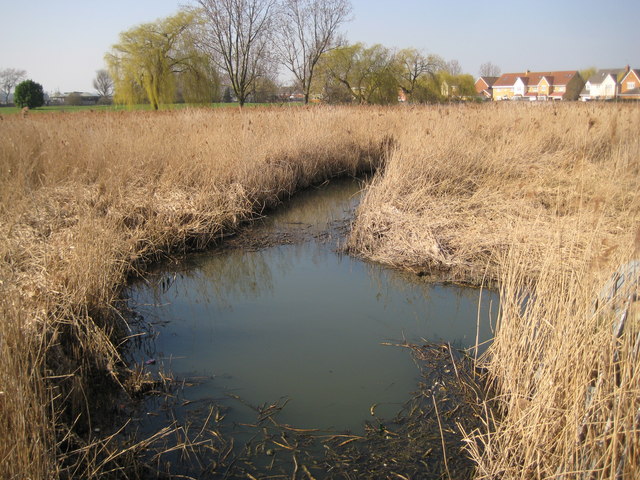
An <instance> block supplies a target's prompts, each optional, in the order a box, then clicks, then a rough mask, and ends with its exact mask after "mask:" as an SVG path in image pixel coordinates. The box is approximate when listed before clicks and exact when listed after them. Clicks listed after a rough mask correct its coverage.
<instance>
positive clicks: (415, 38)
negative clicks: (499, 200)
mask: <svg viewBox="0 0 640 480" xmlns="http://www.w3.org/2000/svg"><path fill="white" fill-rule="evenodd" d="M352 2H353V10H354V19H353V21H352V22H350V23H349V24H347V25H346V26H345V28H344V31H345V34H346V38H347V40H348V41H350V42H357V41H361V42H364V43H366V44H373V43H381V44H383V45H386V46H388V47H396V48H404V47H416V48H421V49H423V50H425V51H426V52H428V53H436V54H438V55H441V56H442V57H444V58H445V59H446V60H451V59H456V60H458V61H459V62H460V64H461V65H462V68H463V70H464V71H465V72H466V73H470V74H472V75H474V76H477V74H478V68H479V66H480V64H482V63H483V62H486V61H491V62H493V63H494V64H496V65H498V66H499V67H500V68H501V69H502V71H503V72H509V71H522V70H526V69H529V70H573V69H582V68H586V67H589V66H596V67H600V68H608V67H619V66H624V65H627V64H630V65H631V66H632V67H634V68H640V27H639V26H638V20H640V0H610V1H608V2H607V1H602V0H581V1H580V0H556V1H551V0H537V1H536V2H520V1H513V0H512V1H504V0H494V1H493V2H487V1H485V2H479V1H468V0H458V1H453V2H449V1H447V0H439V1H433V0H423V1H419V0H395V1H383V0H352ZM185 3H189V0H111V1H108V2H98V1H95V0H56V1H54V0H26V1H24V2H19V1H16V0H0V12H2V26H1V27H0V68H9V67H11V68H20V69H24V70H26V71H27V74H28V76H29V77H30V78H32V79H33V80H35V81H37V82H39V83H41V84H42V85H43V87H44V89H45V91H48V92H53V91H55V90H57V89H59V90H60V91H62V92H65V91H72V90H81V91H92V90H93V87H92V80H93V77H94V76H95V71H96V70H98V69H99V68H102V67H103V66H104V62H103V56H104V54H105V53H106V52H107V51H108V50H109V48H110V46H111V45H112V44H113V43H115V42H117V40H118V34H119V33H120V32H121V31H123V30H126V29H128V28H130V27H132V26H134V25H137V24H139V23H143V22H148V21H152V20H155V19H157V18H160V17H164V16H167V15H171V14H172V13H174V12H176V11H177V10H178V8H179V7H180V5H182V4H185ZM21 19H24V20H21Z"/></svg>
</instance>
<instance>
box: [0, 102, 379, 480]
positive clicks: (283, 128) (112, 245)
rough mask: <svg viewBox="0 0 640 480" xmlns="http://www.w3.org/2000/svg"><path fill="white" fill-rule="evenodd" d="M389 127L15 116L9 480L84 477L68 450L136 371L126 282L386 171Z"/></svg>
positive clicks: (8, 265)
mask: <svg viewBox="0 0 640 480" xmlns="http://www.w3.org/2000/svg"><path fill="white" fill-rule="evenodd" d="M384 121H385V119H381V118H380V117H379V112H378V111H377V110H358V111H355V110H347V109H295V110H294V109H273V110H257V109H256V110H252V111H236V110H229V109H225V110H218V111H211V110H185V111H180V112H168V113H159V114H152V113H109V114H96V113H94V114H91V113H86V114H85V113H77V114H74V115H65V114H56V115H41V116H29V117H26V118H22V117H19V116H14V117H7V118H6V119H3V120H2V124H1V125H0V158H1V159H2V161H1V162H0V239H1V240H0V290H1V295H0V298H1V300H0V302H1V304H2V311H3V318H2V321H1V322H0V334H1V336H0V348H1V350H2V355H1V358H2V360H1V363H0V368H1V369H2V370H1V371H0V378H2V388H1V390H2V393H1V394H0V402H2V408H0V436H1V437H2V438H4V439H7V438H12V439H14V440H15V441H12V442H0V443H2V445H1V446H0V476H1V477H2V478H27V477H30V478H50V477H51V476H53V475H58V474H61V473H62V474H64V472H69V471H75V472H78V471H79V470H78V469H77V468H76V467H74V466H61V465H60V462H59V459H60V458H63V457H64V458H67V457H68V455H67V453H68V452H69V451H79V449H81V447H82V443H81V442H86V443H87V444H90V443H91V442H92V441H93V440H92V433H91V432H92V418H91V414H90V412H91V411H92V410H93V409H94V407H96V406H98V407H99V406H100V405H92V404H93V403H94V401H99V399H101V398H102V399H103V398H104V397H105V391H109V390H114V389H115V390H117V389H119V388H120V384H122V383H124V380H125V378H126V376H127V374H126V366H125V365H124V363H123V362H122V360H121V359H120V356H119V351H118V348H117V345H119V344H120V343H121V342H122V341H123V339H124V338H126V336H127V335H129V334H130V331H129V329H128V325H127V324H126V322H125V321H124V319H123V318H122V316H120V315H119V312H118V303H117V301H118V293H119V289H120V288H121V287H122V285H123V284H124V283H125V281H126V278H127V277H128V276H129V275H135V274H138V273H141V272H143V271H144V269H145V267H146V265H148V264H149V263H150V262H152V261H154V260H157V259H159V258H161V257H163V256H166V255H170V254H172V253H176V252H181V251H185V250H189V249H194V248H204V247H206V246H207V245H209V244H211V243H215V242H217V241H219V240H220V239H221V238H223V237H224V235H226V234H228V233H230V232H232V231H233V230H234V229H235V228H236V227H237V226H238V225H239V224H240V223H241V222H243V221H246V220H248V219H249V218H251V216H252V215H255V214H258V213H260V212H261V211H263V210H264V209H267V208H271V207H273V206H275V205H277V204H278V203H279V202H280V201H283V200H285V199H286V198H288V196H289V195H291V194H293V193H294V192H295V191H297V190H299V189H302V188H305V187H306V186H308V185H310V184H312V183H316V182H322V181H324V180H326V179H327V178H330V177H332V176H336V175H345V174H351V175H356V174H358V173H360V172H362V171H365V170H371V169H373V168H375V167H376V165H377V162H378V159H379V158H380V157H381V151H382V149H383V148H384V145H383V142H382V141H381V139H383V138H384V137H385V131H386V130H387V129H388V128H387V126H386V125H384V124H383V122H384ZM18 427H19V428H18ZM71 430H72V431H71ZM76 434H79V436H78V435H76ZM71 440H73V441H71ZM79 442H80V443H79ZM85 457H91V455H85ZM34 458H35V459H38V460H37V461H36V462H34V461H33V459H34ZM84 471H86V472H93V471H94V470H93V469H92V468H90V467H87V468H86V469H85V470H84ZM32 472H33V473H32Z"/></svg>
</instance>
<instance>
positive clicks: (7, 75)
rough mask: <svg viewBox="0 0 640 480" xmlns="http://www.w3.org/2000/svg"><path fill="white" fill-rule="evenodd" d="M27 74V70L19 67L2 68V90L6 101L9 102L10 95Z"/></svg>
mask: <svg viewBox="0 0 640 480" xmlns="http://www.w3.org/2000/svg"><path fill="white" fill-rule="evenodd" d="M26 76H27V72H26V71H25V70H18V69H17V68H4V69H2V70H0V92H2V96H3V97H4V103H5V104H7V103H9V95H11V92H12V91H13V89H14V88H15V86H16V85H17V84H19V83H20V82H21V81H22V80H24V79H25V78H26Z"/></svg>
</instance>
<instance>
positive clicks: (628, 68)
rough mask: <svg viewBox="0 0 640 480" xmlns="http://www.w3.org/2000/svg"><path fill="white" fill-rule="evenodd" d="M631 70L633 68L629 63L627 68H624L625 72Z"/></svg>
mask: <svg viewBox="0 0 640 480" xmlns="http://www.w3.org/2000/svg"><path fill="white" fill-rule="evenodd" d="M629 70H631V67H630V66H629V65H627V66H626V67H625V70H624V71H625V73H629Z"/></svg>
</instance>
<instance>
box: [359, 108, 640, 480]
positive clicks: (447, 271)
mask: <svg viewBox="0 0 640 480" xmlns="http://www.w3.org/2000/svg"><path fill="white" fill-rule="evenodd" d="M411 115H414V118H415V121H413V122H411V123H412V127H411V128H410V129H406V130H404V131H403V132H402V134H400V135H399V136H398V141H397V144H396V147H395V148H394V149H393V151H392V152H391V154H390V155H389V158H388V161H387V163H386V167H385V169H384V173H383V174H382V175H379V176H378V178H376V180H375V181H374V184H373V185H372V186H371V188H370V189H369V191H368V192H367V194H366V196H365V199H364V200H363V202H362V204H361V206H360V210H359V212H358V216H357V221H356V225H355V226H354V229H353V232H352V236H351V240H350V249H351V251H353V252H359V253H360V254H362V255H364V256H366V257H368V258H372V259H374V260H376V261H379V262H383V263H386V264H388V265H392V266H396V267H401V268H407V269H410V270H413V271H416V272H418V273H420V274H431V275H435V276H437V277H439V278H445V279H450V280H457V281H463V282H469V283H472V284H478V285H480V284H494V285H496V286H498V287H499V289H500V297H501V307H500V308H501V310H500V315H499V325H498V328H497V331H496V337H495V341H494V343H493V345H492V346H491V348H490V349H489V351H488V352H487V354H486V356H485V357H484V358H482V359H481V362H482V363H484V366H485V367H486V369H487V371H488V382H489V385H491V386H492V388H493V391H494V392H495V399H494V400H493V401H492V402H490V403H488V404H487V410H486V411H487V414H486V418H485V423H486V426H485V429H484V430H482V431H480V430H476V431H474V432H467V440H468V442H469V447H470V453H471V454H472V455H473V457H474V459H475V460H476V463H477V473H476V476H477V478H509V479H512V478H518V479H519V478H522V479H525V478H526V479H529V478H536V479H543V478H585V479H586V478H589V479H591V478H594V479H595V478H598V479H600V478H602V479H604V478H607V479H618V478H629V479H630V478H637V471H638V463H639V460H638V459H639V454H640V451H639V450H638V446H639V440H640V433H639V426H640V413H639V412H640V376H639V374H638V368H637V365H638V350H639V348H640V336H639V333H638V332H639V331H640V330H639V328H640V327H639V326H638V317H637V303H638V302H637V301H635V302H634V301H633V300H634V299H637V295H638V275H639V274H640V269H636V270H635V272H633V271H631V272H627V275H626V277H627V278H626V282H627V283H626V288H627V289H626V290H625V291H624V292H625V293H624V294H617V295H612V294H609V295H607V294H604V297H603V293H602V292H604V291H605V290H604V289H605V285H606V284H607V281H608V280H609V279H610V277H611V276H612V275H613V274H614V272H616V271H617V270H618V268H619V267H620V266H621V265H625V264H627V262H629V261H630V260H632V259H634V258H635V259H638V256H639V255H640V248H639V247H640V237H637V236H636V235H640V230H639V229H638V228H639V227H638V226H639V219H640V218H639V216H640V210H639V207H640V197H639V195H638V190H639V184H638V182H639V179H640V177H639V176H638V173H639V167H640V138H639V136H638V125H639V122H640V109H639V108H638V107H637V105H619V106H609V105H589V106H585V105H544V106H541V105H536V106H530V105H518V106H513V105H509V108H505V106H502V107H500V106H492V107H490V108H483V109H481V110H477V111H473V110H470V109H455V108H452V109H442V110H440V111H433V112H431V114H430V115H427V116H426V117H425V116H422V115H421V113H419V112H413V113H410V114H409V118H411V117H410V116H411ZM418 118H420V120H418ZM404 135H408V138H407V137H405V136H404ZM636 232H637V233H636ZM634 275H635V276H634ZM634 295H635V297H634ZM598 299H599V300H598ZM623 316H626V320H625V322H624V324H623V325H622V326H621V325H620V320H621V318H622V317H623ZM491 412H494V413H491Z"/></svg>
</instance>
